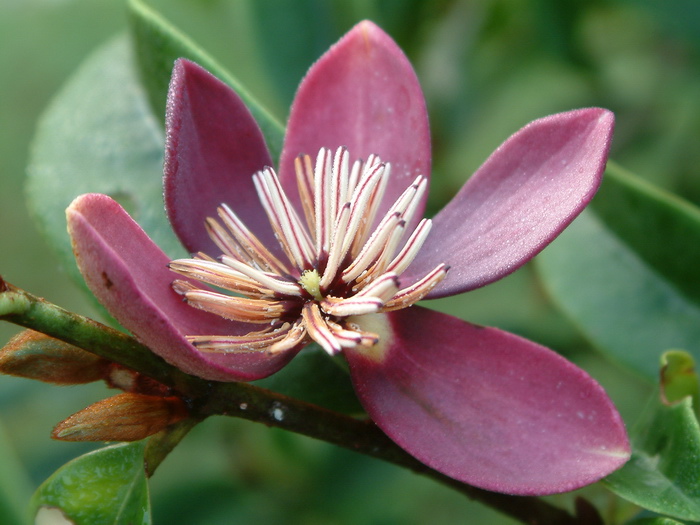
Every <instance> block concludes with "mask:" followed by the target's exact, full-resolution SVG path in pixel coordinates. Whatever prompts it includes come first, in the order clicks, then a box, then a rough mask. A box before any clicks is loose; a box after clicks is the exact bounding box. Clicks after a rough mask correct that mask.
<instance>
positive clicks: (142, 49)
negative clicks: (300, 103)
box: [128, 0, 284, 158]
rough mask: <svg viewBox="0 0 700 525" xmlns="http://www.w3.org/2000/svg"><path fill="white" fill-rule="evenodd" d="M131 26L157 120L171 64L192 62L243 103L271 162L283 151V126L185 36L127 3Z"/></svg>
mask: <svg viewBox="0 0 700 525" xmlns="http://www.w3.org/2000/svg"><path fill="white" fill-rule="evenodd" d="M128 5H129V14H130V22H131V27H132V30H133V35H134V41H135V46H136V52H137V53H136V55H137V57H138V64H139V67H140V72H141V76H142V78H143V81H144V85H145V87H146V89H147V91H148V94H149V99H150V101H151V104H152V106H153V110H154V112H155V114H156V115H158V118H162V117H164V116H165V102H166V98H167V93H168V85H169V84H170V75H171V73H172V69H173V63H174V62H175V60H176V59H178V58H180V57H184V58H187V59H189V60H192V61H194V62H196V63H198V64H199V65H201V66H202V67H204V68H205V69H207V70H208V71H209V72H210V73H212V74H213V75H215V76H216V77H218V78H219V79H220V80H222V81H224V82H226V83H227V84H228V85H229V86H231V87H232V88H233V89H234V90H235V91H236V92H237V93H238V94H239V95H240V97H241V98H242V99H243V101H244V102H245V104H246V106H248V109H249V110H250V112H251V113H252V114H253V117H255V120H256V121H257V122H258V125H259V126H260V129H261V130H262V132H263V134H264V135H265V138H266V140H267V145H268V148H270V152H271V154H272V158H279V155H280V152H281V151H282V139H283V136H284V128H283V126H282V125H281V124H280V123H279V122H277V120H276V119H274V118H273V117H272V115H270V113H269V112H268V111H267V110H266V109H265V108H263V107H262V106H261V105H260V104H259V103H258V102H257V101H256V100H255V99H254V98H253V96H252V95H251V94H250V93H248V91H247V90H245V89H244V88H243V86H241V84H240V82H239V81H238V80H236V78H235V77H234V76H233V75H231V73H229V72H228V71H226V70H225V69H224V68H223V66H221V65H220V64H219V63H218V62H216V61H215V60H214V59H213V58H212V57H210V56H209V55H208V54H207V53H206V52H205V51H204V50H202V49H201V48H200V47H199V46H198V45H197V44H195V43H194V42H192V40H190V39H189V38H188V37H187V36H186V35H184V34H183V33H182V32H180V31H179V30H178V29H176V28H175V27H173V26H172V25H171V24H170V23H168V22H167V21H166V20H165V19H163V18H162V17H161V16H160V15H159V14H158V13H157V12H156V11H154V10H153V9H151V8H149V7H148V6H147V5H146V4H144V3H143V2H141V1H140V0H130V1H129V4H128Z"/></svg>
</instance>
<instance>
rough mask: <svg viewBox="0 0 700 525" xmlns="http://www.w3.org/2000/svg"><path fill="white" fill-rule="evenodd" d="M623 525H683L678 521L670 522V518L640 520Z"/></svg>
mask: <svg viewBox="0 0 700 525" xmlns="http://www.w3.org/2000/svg"><path fill="white" fill-rule="evenodd" d="M625 525H683V523H681V522H680V521H676V520H672V519H671V518H662V517H660V516H659V517H656V518H641V519H638V520H634V521H628V522H627V523H626V524H625Z"/></svg>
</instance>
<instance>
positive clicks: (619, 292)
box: [538, 168, 700, 381]
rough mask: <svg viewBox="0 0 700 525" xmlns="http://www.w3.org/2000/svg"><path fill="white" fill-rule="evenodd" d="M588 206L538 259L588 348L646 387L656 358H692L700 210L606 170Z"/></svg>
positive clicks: (699, 323)
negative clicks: (683, 353) (678, 353)
mask: <svg viewBox="0 0 700 525" xmlns="http://www.w3.org/2000/svg"><path fill="white" fill-rule="evenodd" d="M615 202H619V203H620V204H619V206H615V205H614V203H615ZM594 203H595V206H593V208H592V209H588V210H586V211H585V212H584V213H583V214H581V216H579V218H577V219H576V220H575V221H574V222H573V223H572V224H571V225H570V226H569V227H568V228H567V229H566V230H565V231H564V232H563V233H562V235H560V237H559V238H558V239H557V240H556V241H555V242H554V243H552V244H551V245H550V246H549V247H548V248H547V249H546V250H544V251H543V252H542V254H541V255H540V256H539V257H538V268H539V270H540V274H541V276H542V278H543V282H544V285H545V287H546V288H547V290H548V291H549V293H550V295H551V297H552V298H553V299H554V301H555V302H556V303H558V304H559V306H560V307H561V308H562V309H563V310H564V311H565V312H566V313H567V314H568V315H569V317H570V318H571V319H572V320H573V321H574V322H575V323H576V324H577V325H578V327H579V328H580V329H581V331H582V332H583V333H584V334H585V335H586V336H587V337H588V338H589V340H590V341H591V342H592V343H593V344H594V345H595V346H597V347H598V348H599V349H601V350H602V351H604V352H605V353H607V354H608V355H610V356H611V357H613V358H614V359H615V360H616V361H618V362H620V363H622V364H624V365H626V366H628V367H630V368H631V369H633V370H636V371H637V372H639V373H641V374H642V375H644V376H645V377H646V378H648V379H650V380H653V381H656V379H657V377H658V375H657V374H658V362H659V361H658V360H659V357H660V355H661V353H662V352H663V351H664V350H667V349H669V348H683V349H685V350H687V351H688V352H689V353H690V354H691V355H692V356H693V357H694V358H695V359H696V360H698V359H700V298H698V297H697V296H696V295H697V294H696V292H695V291H694V288H695V286H696V284H695V283H694V280H695V279H697V278H698V277H700V272H698V271H697V261H698V260H700V259H698V258H694V257H695V255H694V254H695V252H696V251H697V250H698V249H700V212H699V211H698V210H697V209H695V208H694V207H692V206H691V205H690V204H688V203H685V202H682V201H680V200H679V199H678V198H676V197H673V196H671V195H668V194H665V193H663V192H661V191H660V190H656V189H654V188H652V187H650V186H649V185H647V184H643V183H641V182H639V181H637V180H636V179H634V178H632V177H631V176H629V175H627V174H623V173H622V172H621V171H620V170H619V169H616V168H611V169H609V170H608V172H607V173H606V175H605V182H604V184H603V187H602V188H601V190H600V192H599V194H598V195H597V196H596V198H595V199H594ZM698 256H699V257H700V254H698Z"/></svg>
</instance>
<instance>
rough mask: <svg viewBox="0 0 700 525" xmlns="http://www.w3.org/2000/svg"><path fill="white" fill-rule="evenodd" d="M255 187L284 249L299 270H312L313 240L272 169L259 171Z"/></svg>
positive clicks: (256, 175) (255, 179) (255, 176)
mask: <svg viewBox="0 0 700 525" xmlns="http://www.w3.org/2000/svg"><path fill="white" fill-rule="evenodd" d="M253 183H254V184H255V188H256V190H257V191H258V195H259V196H260V201H261V202H262V204H263V207H264V208H265V212H266V213H267V216H268V218H269V219H270V223H271V224H272V225H273V227H274V228H275V231H276V232H277V234H278V235H279V236H280V241H281V244H282V247H283V248H286V249H287V250H288V251H289V253H290V254H291V259H290V260H291V261H292V262H293V263H295V265H296V267H297V268H310V267H311V266H312V261H313V249H312V247H311V239H310V238H309V235H308V233H307V232H306V230H305V229H304V227H303V226H302V224H301V221H300V220H299V217H298V216H297V214H296V212H295V211H294V208H293V207H292V204H291V203H290V202H289V199H288V198H287V196H286V194H285V193H284V190H283V189H282V186H281V185H280V183H279V179H278V178H277V176H276V175H275V173H274V171H272V169H270V168H266V169H264V170H263V171H259V172H258V173H256V174H255V175H253Z"/></svg>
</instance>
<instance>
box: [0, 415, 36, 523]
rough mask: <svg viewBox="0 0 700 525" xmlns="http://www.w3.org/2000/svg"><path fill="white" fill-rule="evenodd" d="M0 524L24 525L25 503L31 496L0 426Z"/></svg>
mask: <svg viewBox="0 0 700 525" xmlns="http://www.w3.org/2000/svg"><path fill="white" fill-rule="evenodd" d="M0 465H2V468H0V523H2V524H3V525H21V524H23V523H25V512H26V509H25V502H26V501H27V499H28V498H29V495H30V494H31V489H30V484H29V478H28V476H27V473H26V472H25V471H24V469H23V468H22V465H21V464H20V462H19V460H18V458H17V456H16V454H15V452H14V450H13V449H12V446H11V445H10V441H9V439H8V438H7V436H6V435H5V429H4V428H3V426H2V425H0Z"/></svg>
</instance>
